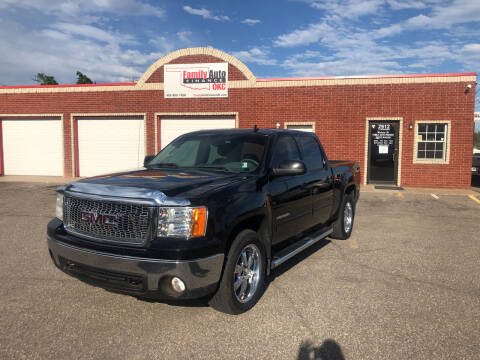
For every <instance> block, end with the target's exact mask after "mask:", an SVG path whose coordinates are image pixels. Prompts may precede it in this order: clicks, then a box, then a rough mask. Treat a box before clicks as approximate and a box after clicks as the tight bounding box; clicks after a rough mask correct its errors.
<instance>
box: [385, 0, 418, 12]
mask: <svg viewBox="0 0 480 360" xmlns="http://www.w3.org/2000/svg"><path fill="white" fill-rule="evenodd" d="M387 3H388V5H390V7H391V8H392V9H393V10H404V9H424V8H426V7H427V4H425V2H423V1H416V0H387Z"/></svg>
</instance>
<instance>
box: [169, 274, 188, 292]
mask: <svg viewBox="0 0 480 360" xmlns="http://www.w3.org/2000/svg"><path fill="white" fill-rule="evenodd" d="M172 288H173V290H175V291H176V292H178V293H182V292H184V291H185V283H184V282H183V281H182V280H181V279H179V278H178V277H173V278H172Z"/></svg>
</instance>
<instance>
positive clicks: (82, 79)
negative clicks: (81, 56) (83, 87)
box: [77, 71, 93, 84]
mask: <svg viewBox="0 0 480 360" xmlns="http://www.w3.org/2000/svg"><path fill="white" fill-rule="evenodd" d="M77 84H93V81H92V80H91V79H90V78H89V77H88V76H87V75H84V74H82V73H81V72H80V71H77Z"/></svg>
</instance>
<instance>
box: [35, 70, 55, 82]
mask: <svg viewBox="0 0 480 360" xmlns="http://www.w3.org/2000/svg"><path fill="white" fill-rule="evenodd" d="M33 81H35V82H38V83H39V84H40V85H58V82H57V81H56V80H55V77H53V76H50V75H45V74H44V73H38V74H37V75H35V77H34V78H33Z"/></svg>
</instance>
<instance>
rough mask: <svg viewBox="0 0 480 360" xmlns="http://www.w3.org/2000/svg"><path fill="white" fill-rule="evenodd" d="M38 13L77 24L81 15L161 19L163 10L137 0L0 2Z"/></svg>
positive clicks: (0, 3)
mask: <svg viewBox="0 0 480 360" xmlns="http://www.w3.org/2000/svg"><path fill="white" fill-rule="evenodd" d="M2 5H4V7H13V8H22V9H29V10H36V11H40V12H41V13H46V14H53V15H58V16H65V15H66V16H69V17H75V18H76V19H77V22H84V20H85V19H84V17H83V15H85V14H97V13H111V14H118V15H129V16H132V15H133V16H136V15H140V16H155V17H159V18H162V17H164V16H165V10H163V9H162V8H160V7H158V6H152V5H150V4H146V3H143V2H141V1H138V0H82V1H71V0H34V1H32V0H1V2H0V6H2Z"/></svg>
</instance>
